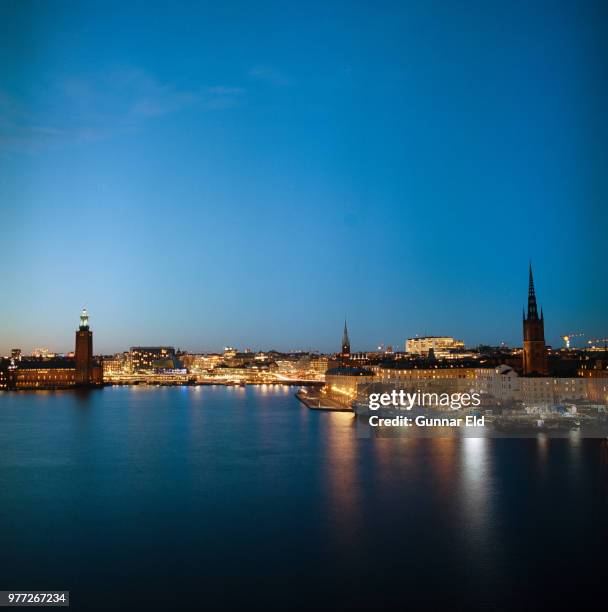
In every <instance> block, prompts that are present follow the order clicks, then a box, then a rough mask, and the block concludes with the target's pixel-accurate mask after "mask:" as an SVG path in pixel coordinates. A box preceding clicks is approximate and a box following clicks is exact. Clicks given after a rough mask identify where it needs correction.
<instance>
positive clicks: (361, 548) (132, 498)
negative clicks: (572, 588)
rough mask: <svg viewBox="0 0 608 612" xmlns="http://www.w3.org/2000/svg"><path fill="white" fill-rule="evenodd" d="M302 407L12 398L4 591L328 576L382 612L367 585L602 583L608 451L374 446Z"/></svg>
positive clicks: (226, 391)
mask: <svg viewBox="0 0 608 612" xmlns="http://www.w3.org/2000/svg"><path fill="white" fill-rule="evenodd" d="M295 390H296V389H295V388H287V387H282V386H267V387H263V386H260V387H247V388H245V387H228V388H225V387H200V388H199V387H189V388H177V389H175V388H164V387H161V388H145V387H131V388H129V387H114V388H106V389H103V390H101V391H96V392H92V393H84V394H76V393H69V392H46V393H21V394H17V393H13V394H3V395H0V490H1V491H2V493H3V503H2V505H1V506H0V539H1V540H2V542H3V546H2V548H1V549H0V569H1V570H2V572H0V573H1V574H3V575H5V576H7V579H8V580H9V582H10V581H12V582H11V585H13V586H20V585H21V586H22V587H25V586H26V585H25V584H24V582H23V578H22V577H23V576H25V575H27V576H29V577H30V578H31V579H32V580H33V581H34V582H35V581H36V580H39V581H40V584H42V583H44V584H48V583H49V580H50V579H53V580H54V581H55V582H54V584H56V585H65V586H66V588H67V587H70V588H72V589H73V590H74V589H75V590H76V591H78V589H83V590H85V591H86V590H87V589H90V588H93V586H94V585H95V584H96V583H97V582H96V581H97V580H98V574H99V573H100V572H101V573H102V574H103V576H104V579H106V580H107V581H109V582H110V583H115V582H120V581H121V580H122V578H121V577H122V576H125V575H130V576H131V588H132V589H134V590H135V591H137V590H138V588H139V587H140V586H141V589H142V590H144V589H145V587H146V585H147V584H149V582H150V580H153V581H155V582H157V583H158V584H179V585H180V586H181V587H182V588H183V589H185V590H186V591H187V590H188V589H193V590H197V589H198V588H200V581H201V580H203V581H204V579H203V578H201V576H202V577H204V576H211V577H213V579H214V580H215V582H214V583H213V584H216V583H217V584H219V585H224V586H225V585H226V584H227V582H226V581H228V580H229V576H234V574H235V571H236V572H237V574H238V576H240V577H241V579H243V575H245V574H246V575H247V576H252V579H253V578H256V580H258V582H259V581H260V580H263V577H267V576H284V577H285V576H291V577H293V576H298V577H302V578H307V577H311V576H315V575H317V572H318V571H320V568H324V569H323V571H329V570H331V572H332V576H333V577H334V580H335V581H336V582H340V581H342V582H344V584H346V583H347V582H348V581H352V580H353V579H354V578H356V577H360V578H361V579H360V580H359V579H357V580H356V584H357V588H356V589H353V588H352V587H351V588H350V589H346V590H344V589H343V593H346V595H343V596H344V597H349V596H352V597H353V598H359V599H358V600H357V601H359V600H361V601H364V602H365V601H368V599H366V598H369V601H370V602H375V601H376V598H377V597H378V594H377V592H375V591H371V590H370V591H369V592H368V591H367V590H366V588H368V587H366V585H368V584H371V583H372V582H373V580H371V579H370V577H372V576H373V577H374V579H377V580H384V579H385V578H386V577H387V576H395V577H398V578H399V580H398V581H397V582H398V583H399V584H400V585H401V587H403V588H405V587H406V588H407V589H409V591H410V592H412V593H416V592H417V590H420V591H421V592H422V590H424V591H425V592H426V593H427V597H428V596H429V595H428V593H429V592H431V593H432V592H433V584H432V582H430V578H429V577H428V576H433V575H441V576H442V580H443V583H444V584H445V585H446V588H448V587H449V589H451V590H452V593H453V592H454V590H456V592H459V589H460V590H462V593H463V594H464V593H468V592H469V591H470V590H471V589H472V588H473V587H475V589H476V591H475V592H477V593H479V592H480V589H481V590H484V589H485V591H484V592H485V597H486V598H488V597H492V593H494V592H496V593H499V594H500V596H501V597H502V598H503V599H504V598H508V597H510V596H512V592H511V591H510V590H509V588H510V587H509V584H514V583H516V582H517V583H518V584H519V583H524V582H525V579H526V576H529V575H530V574H531V573H532V572H536V573H535V576H536V580H537V582H538V583H539V584H540V585H541V586H542V585H543V584H544V582H543V581H544V576H545V574H546V575H547V576H549V575H550V574H551V572H552V571H562V566H561V562H560V561H559V559H562V558H568V557H571V558H575V557H576V558H577V559H580V561H579V564H578V565H577V566H576V567H573V568H571V569H570V571H571V572H574V574H572V576H571V579H572V581H573V583H576V573H577V572H578V573H580V574H581V576H583V575H584V576H585V580H587V583H589V576H591V577H593V575H594V574H593V572H594V568H595V567H596V566H595V565H594V555H595V554H596V553H597V554H600V552H601V551H600V549H599V548H598V549H597V550H596V542H598V541H600V540H601V537H605V536H606V535H607V534H606V527H605V521H604V522H603V523H600V522H598V517H600V516H604V515H605V512H606V510H608V504H607V500H608V490H607V486H606V483H607V482H608V480H607V479H606V471H607V469H608V450H607V445H606V442H605V441H598V440H592V441H589V440H581V439H580V437H577V436H576V435H572V434H571V436H570V437H569V438H567V439H564V440H549V439H547V438H546V437H543V436H539V437H537V438H536V439H522V440H495V439H490V438H463V439H457V438H449V437H440V438H425V439H422V438H368V439H361V438H359V437H358V436H357V426H356V423H355V420H354V418H353V416H352V415H350V414H348V413H331V412H329V413H325V412H317V411H313V410H308V409H307V408H305V407H303V406H302V405H301V404H300V403H299V402H297V400H296V399H295V398H294V397H293V393H294V391H295ZM563 516H566V517H567V518H568V528H567V529H564V528H563V527H564V526H563V523H562V518H561V517H563ZM539 517H542V520H539ZM556 533H557V534H559V539H560V542H559V548H555V547H556V537H555V534H556ZM59 541H61V542H63V544H64V546H57V542H59ZM554 548H555V552H554V553H552V552H551V551H552V550H553V549H554ZM524 549H525V551H526V554H525V556H523V557H522V550H524ZM51 556H52V558H53V559H54V561H53V563H52V564H49V563H48V562H47V561H46V560H47V559H49V558H51ZM168 558H170V559H174V560H175V563H174V564H173V565H172V566H171V567H173V568H175V569H173V570H172V569H171V568H169V569H167V563H166V559H168ZM541 559H542V561H541ZM183 566H187V567H188V568H190V569H189V571H188V572H187V573H186V574H184V573H183V572H180V571H179V569H178V568H179V567H183ZM244 567H246V568H247V570H246V572H245V570H243V569H242V568H244ZM133 568H139V569H138V570H137V572H136V573H135V574H133V572H134V570H133ZM235 568H240V569H238V570H235ZM539 568H541V569H539ZM472 577H474V578H472ZM475 580H476V581H477V582H478V583H479V584H476V583H475ZM547 580H548V578H547ZM20 581H21V582H20ZM204 584H205V585H206V588H212V585H210V584H208V583H207V582H205V583H204ZM256 584H257V582H255V583H252V584H250V585H249V591H250V592H256V591H255V589H256V588H257V587H256ZM480 585H481V586H480ZM30 586H31V585H30ZM49 586H51V585H50V584H49ZM343 586H344V585H343ZM546 586H547V585H545V587H546ZM1 587H2V585H0V588H1ZM11 588H12V587H11ZM218 588H219V587H218ZM315 588H317V583H316V582H315V581H313V582H309V583H308V584H307V586H306V588H304V589H303V591H299V592H300V594H302V593H304V594H310V595H311V596H312V594H314V593H315ZM319 588H320V587H319ZM369 588H370V589H371V587H369ZM471 592H472V591H471ZM349 593H350V595H349ZM258 596H260V597H261V596H262V593H258ZM288 596H289V594H288V593H287V592H285V593H282V597H283V599H285V598H287V597H288ZM302 596H304V595H302ZM395 596H396V597H397V595H395ZM437 596H439V595H437ZM361 598H362V599H361ZM315 601H317V603H318V599H317V600H315ZM324 601H325V600H324ZM337 604H344V600H340V601H338V602H334V605H337Z"/></svg>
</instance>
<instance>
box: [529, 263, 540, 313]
mask: <svg viewBox="0 0 608 612" xmlns="http://www.w3.org/2000/svg"><path fill="white" fill-rule="evenodd" d="M528 319H529V320H533V321H535V320H537V319H538V308H537V306H536V292H535V290H534V276H533V274H532V262H530V280H529V283H528Z"/></svg>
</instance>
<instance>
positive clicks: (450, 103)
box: [0, 2, 608, 354]
mask: <svg viewBox="0 0 608 612" xmlns="http://www.w3.org/2000/svg"><path fill="white" fill-rule="evenodd" d="M559 4H560V10H553V9H552V8H551V7H554V6H555V3H547V4H544V3H535V6H534V7H530V6H529V5H528V4H526V3H511V2H508V3H507V2H505V3H503V4H502V5H494V6H492V7H491V8H490V7H488V6H487V5H486V3H483V2H479V3H466V4H464V5H463V4H458V5H453V6H451V7H447V6H445V5H444V3H442V2H429V3H420V5H418V6H407V7H406V6H403V5H402V4H401V3H394V4H392V3H384V4H382V5H378V6H376V5H371V4H368V5H365V6H363V5H361V4H359V3H351V2H348V3H333V4H332V5H331V6H326V5H325V4H324V3H307V4H306V5H296V4H293V5H285V4H284V3H255V6H254V5H253V4H251V3H246V2H242V3H241V2H225V3H222V4H221V6H214V7H209V6H203V5H201V4H200V3H192V4H190V3H181V4H180V6H179V7H178V8H175V7H173V10H171V11H169V10H168V7H169V4H167V5H164V6H163V5H162V4H160V3H156V4H155V5H154V6H150V5H149V4H147V3H146V4H144V3H131V4H130V5H129V6H124V5H123V4H122V3H104V4H103V6H102V5H99V6H98V7H96V6H95V5H92V4H87V5H86V8H84V6H83V5H80V4H75V3H53V4H52V5H51V4H48V5H47V4H42V3H31V2H4V3H2V4H1V5H0V6H1V8H0V208H1V214H2V223H1V224H0V241H1V244H2V246H3V251H4V258H3V266H2V270H3V282H2V286H3V289H4V290H3V292H2V300H1V302H0V321H1V328H0V332H1V333H0V354H6V353H7V352H8V351H9V350H10V348H11V347H14V346H19V347H23V349H24V350H26V351H28V350H30V349H31V348H32V347H34V346H48V347H49V348H51V349H52V350H57V351H68V350H71V348H72V342H73V333H74V329H75V328H76V326H77V322H78V320H77V317H78V313H79V311H80V309H81V308H82V307H83V306H86V307H87V308H88V309H89V311H90V313H91V326H92V328H93V329H94V330H95V352H99V353H111V352H115V351H119V350H124V349H126V348H128V347H129V346H130V345H137V344H148V345H153V344H171V345H174V346H180V347H183V348H185V349H189V350H193V351H197V350H199V351H200V350H218V349H220V348H221V347H223V346H225V345H234V346H238V347H241V348H244V347H252V348H258V349H269V348H276V349H279V350H289V349H295V348H301V349H311V348H313V349H319V350H321V351H327V352H329V351H335V350H337V349H338V347H339V342H340V334H341V329H342V325H343V320H344V317H345V315H346V316H347V318H348V322H349V330H350V333H351V339H352V345H353V349H354V350H366V349H371V348H374V347H376V346H378V344H380V343H384V344H393V345H394V346H395V347H402V346H403V342H404V340H405V338H407V337H409V336H414V335H415V334H438V335H440V334H449V335H453V336H455V337H458V338H462V339H463V340H464V341H465V342H466V343H467V345H470V346H472V345H476V344H479V343H486V344H498V343H500V342H501V341H504V342H507V343H508V344H510V345H518V344H521V333H522V331H521V311H522V306H523V305H524V304H525V301H526V297H527V293H526V292H527V280H528V279H527V270H528V262H529V260H532V262H533V265H534V271H535V280H536V289H537V295H538V300H539V304H540V305H541V306H543V308H544V313H545V318H546V328H545V331H546V337H547V342H548V343H549V344H552V345H554V346H558V345H559V344H560V336H561V335H562V334H564V333H569V332H584V333H585V334H586V336H587V337H605V336H607V335H608V320H607V317H606V304H607V303H608V290H607V289H606V283H605V281H604V278H605V235H606V228H607V227H608V219H607V212H606V206H605V203H606V201H607V196H608V187H607V179H606V175H605V168H606V167H607V162H608V154H607V153H608V144H607V143H608V138H607V136H608V129H607V128H608V124H607V118H606V114H605V109H606V108H607V107H608V92H607V89H606V83H607V82H608V81H607V79H606V64H605V59H604V58H605V57H607V56H608V49H606V46H607V45H606V40H607V38H606V36H605V31H604V29H605V27H604V26H603V25H600V24H605V23H606V7H605V6H602V5H601V3H585V2H583V3H576V5H575V4H574V3H568V2H562V3H559ZM34 6H35V8H36V10H35V11H34V10H32V8H33V7H34ZM313 9H314V10H313ZM51 13H52V15H51ZM51 17H52V18H51Z"/></svg>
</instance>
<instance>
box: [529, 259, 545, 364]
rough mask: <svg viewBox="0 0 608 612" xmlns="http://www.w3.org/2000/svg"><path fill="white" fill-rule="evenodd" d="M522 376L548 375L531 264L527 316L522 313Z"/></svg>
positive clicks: (543, 329) (541, 318) (541, 322)
mask: <svg viewBox="0 0 608 612" xmlns="http://www.w3.org/2000/svg"><path fill="white" fill-rule="evenodd" d="M523 319H524V321H523V323H524V354H523V372H524V374H544V375H547V374H548V373H549V369H548V367H547V353H546V350H545V319H544V317H543V309H542V308H541V309H540V316H539V315H538V308H537V305H536V293H535V291H534V278H533V277H532V264H530V282H529V284H528V316H527V317H526V313H525V312H524V316H523Z"/></svg>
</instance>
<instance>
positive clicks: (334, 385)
mask: <svg viewBox="0 0 608 612" xmlns="http://www.w3.org/2000/svg"><path fill="white" fill-rule="evenodd" d="M374 379H375V375H374V373H373V372H372V370H370V369H367V368H354V367H349V366H338V367H335V368H330V369H329V370H327V372H325V388H326V389H327V390H328V391H329V392H330V393H333V394H338V395H342V396H345V397H347V398H350V399H354V398H355V397H356V395H357V391H358V386H359V385H365V384H367V383H370V382H372V381H373V380H374Z"/></svg>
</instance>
